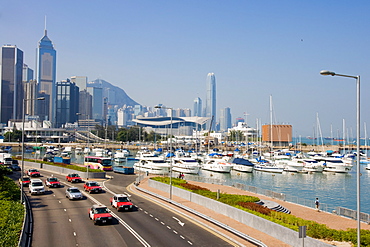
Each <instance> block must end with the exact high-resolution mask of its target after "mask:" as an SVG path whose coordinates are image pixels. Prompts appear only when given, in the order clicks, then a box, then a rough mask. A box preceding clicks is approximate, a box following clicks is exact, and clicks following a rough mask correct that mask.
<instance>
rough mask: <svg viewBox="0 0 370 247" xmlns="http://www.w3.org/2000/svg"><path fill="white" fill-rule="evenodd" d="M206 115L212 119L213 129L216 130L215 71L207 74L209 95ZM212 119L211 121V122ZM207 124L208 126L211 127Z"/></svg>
mask: <svg viewBox="0 0 370 247" xmlns="http://www.w3.org/2000/svg"><path fill="white" fill-rule="evenodd" d="M205 117H208V118H210V119H212V117H213V124H212V130H214V129H215V128H214V126H215V124H214V123H215V121H216V77H215V74H214V73H208V75H207V97H206V106H205ZM210 123H211V121H209V124H210ZM209 124H207V128H208V127H209Z"/></svg>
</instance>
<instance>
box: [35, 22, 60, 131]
mask: <svg viewBox="0 0 370 247" xmlns="http://www.w3.org/2000/svg"><path fill="white" fill-rule="evenodd" d="M56 61H57V57H56V50H55V49H54V46H53V43H52V41H51V40H50V39H49V37H48V36H47V30H46V28H45V30H44V36H43V37H42V38H41V40H40V41H39V45H38V48H37V83H38V91H39V93H40V94H42V95H43V97H45V100H44V101H45V102H44V104H43V106H44V107H47V109H45V110H44V109H42V110H40V112H41V113H42V114H39V115H40V117H41V119H44V120H49V121H51V123H52V124H55V99H56V97H55V93H56V92H55V90H56V87H55V83H56V63H57V62H56Z"/></svg>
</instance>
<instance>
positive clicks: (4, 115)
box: [0, 45, 24, 123]
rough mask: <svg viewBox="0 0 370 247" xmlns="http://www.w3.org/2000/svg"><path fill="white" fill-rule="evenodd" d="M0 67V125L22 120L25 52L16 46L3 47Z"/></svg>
mask: <svg viewBox="0 0 370 247" xmlns="http://www.w3.org/2000/svg"><path fill="white" fill-rule="evenodd" d="M0 67H1V68H0V79H1V81H0V123H7V122H8V121H9V120H10V119H22V116H23V113H22V106H23V105H22V104H23V97H24V93H23V86H22V72H23V51H21V50H20V49H18V48H17V47H16V46H12V45H5V46H3V47H2V48H1V60H0Z"/></svg>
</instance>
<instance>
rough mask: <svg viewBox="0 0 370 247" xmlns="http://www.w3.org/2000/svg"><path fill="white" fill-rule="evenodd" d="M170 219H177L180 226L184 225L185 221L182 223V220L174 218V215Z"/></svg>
mask: <svg viewBox="0 0 370 247" xmlns="http://www.w3.org/2000/svg"><path fill="white" fill-rule="evenodd" d="M172 219H174V220H176V221H177V223H179V225H180V226H184V225H185V223H184V222H182V221H181V220H179V219H178V218H176V217H172Z"/></svg>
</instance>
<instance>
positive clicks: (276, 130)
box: [262, 124, 293, 146]
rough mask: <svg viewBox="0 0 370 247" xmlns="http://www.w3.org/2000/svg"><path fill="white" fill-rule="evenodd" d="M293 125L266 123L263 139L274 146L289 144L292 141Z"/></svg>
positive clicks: (263, 129) (263, 128)
mask: <svg viewBox="0 0 370 247" xmlns="http://www.w3.org/2000/svg"><path fill="white" fill-rule="evenodd" d="M292 133H293V131H292V125H288V124H266V125H262V141H263V142H266V143H268V144H270V145H271V144H272V146H277V145H278V146H289V143H291V142H292Z"/></svg>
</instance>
